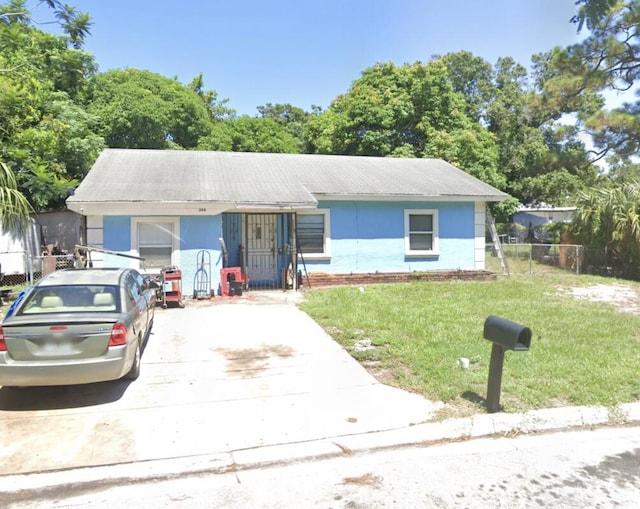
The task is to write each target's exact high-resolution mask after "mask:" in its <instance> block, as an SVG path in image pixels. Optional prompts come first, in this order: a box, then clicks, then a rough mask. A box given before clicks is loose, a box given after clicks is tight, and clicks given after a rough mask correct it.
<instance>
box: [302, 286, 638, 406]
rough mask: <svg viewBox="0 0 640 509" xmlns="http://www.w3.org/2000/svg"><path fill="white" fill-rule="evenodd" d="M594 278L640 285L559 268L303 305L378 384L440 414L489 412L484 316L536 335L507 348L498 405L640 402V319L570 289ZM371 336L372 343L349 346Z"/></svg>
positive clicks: (332, 293) (345, 291) (371, 291)
mask: <svg viewBox="0 0 640 509" xmlns="http://www.w3.org/2000/svg"><path fill="white" fill-rule="evenodd" d="M592 284H607V285H608V284H625V285H628V286H631V287H633V288H635V289H636V290H637V289H639V288H640V285H638V284H637V283H632V282H627V281H624V282H622V281H619V280H611V279H604V278H596V277H591V276H575V275H571V274H566V273H559V274H553V275H550V276H545V277H541V276H540V277H511V278H499V279H498V280H496V281H487V282H463V281H447V282H412V283H407V284H390V285H382V284H381V285H369V286H366V288H365V289H364V291H362V290H361V289H360V288H358V287H337V288H326V289H312V290H310V291H309V292H308V293H307V296H306V300H305V302H304V303H303V304H302V305H301V308H302V309H303V310H304V311H305V312H307V313H308V314H309V315H310V316H311V317H312V318H314V319H315V320H316V321H317V322H318V323H319V324H320V325H322V326H323V327H324V328H325V330H327V332H328V333H329V334H330V335H331V336H332V337H333V338H334V339H335V340H336V341H338V342H339V343H340V344H342V345H343V346H344V347H345V348H346V350H347V351H349V352H350V353H351V354H352V355H353V356H354V357H355V358H356V359H358V360H359V361H361V362H362V363H363V365H365V367H367V369H369V370H370V371H371V372H372V373H373V374H374V375H376V376H378V378H379V379H380V381H383V382H384V383H388V384H390V385H394V386H396V387H400V388H402V389H406V390H409V391H412V392H416V393H419V394H422V395H424V396H425V397H426V398H428V399H431V400H438V401H443V402H445V403H447V410H446V412H447V414H445V415H443V416H444V417H446V416H462V415H470V414H472V413H477V412H482V411H485V406H484V405H485V403H484V398H485V397H486V390H487V378H488V373H489V358H490V354H491V343H490V342H489V341H487V340H485V339H483V325H484V320H485V319H486V318H487V316H489V315H497V316H500V317H503V318H507V319H509V320H513V321H515V322H519V323H522V324H524V325H526V326H528V327H530V328H531V330H532V332H533V337H532V341H531V349H530V351H529V352H511V351H509V352H506V354H505V362H504V371H503V377H502V395H501V399H500V404H501V406H502V407H503V409H504V411H506V412H520V411H525V410H529V409H533V408H547V407H557V406H567V405H604V406H607V407H612V406H615V405H616V404H619V403H624V402H632V401H637V400H640V316H639V315H634V314H630V313H622V312H620V311H618V310H616V308H615V306H614V305H613V304H609V303H603V302H592V301H585V300H576V299H575V298H573V297H572V296H571V294H570V293H569V292H568V289H569V288H571V287H574V286H588V285H592ZM369 340H370V342H371V346H372V348H368V349H367V348H365V349H364V351H361V352H356V351H354V349H353V347H354V345H355V344H356V343H358V344H359V345H364V346H365V347H366V346H367V345H368V342H369ZM460 357H466V358H468V359H470V365H469V369H462V368H461V367H460V366H459V365H458V363H457V359H458V358H460Z"/></svg>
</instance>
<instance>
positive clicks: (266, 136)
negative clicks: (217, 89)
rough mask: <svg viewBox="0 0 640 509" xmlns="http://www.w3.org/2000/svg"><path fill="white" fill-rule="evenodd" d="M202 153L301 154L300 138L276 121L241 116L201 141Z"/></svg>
mask: <svg viewBox="0 0 640 509" xmlns="http://www.w3.org/2000/svg"><path fill="white" fill-rule="evenodd" d="M198 148H199V149H201V150H227V151H232V152H269V153H288V154H296V153H298V146H297V143H296V139H295V138H294V137H293V136H292V135H291V134H289V133H288V132H287V131H286V130H285V128H284V127H282V125H280V124H279V123H278V122H276V121H275V120H274V119H272V118H255V117H248V116H241V117H238V118H233V119H228V120H225V121H224V122H221V123H220V124H218V125H216V126H215V128H214V129H213V131H212V133H211V135H210V136H209V137H207V138H204V139H202V140H201V142H200V145H199V146H198Z"/></svg>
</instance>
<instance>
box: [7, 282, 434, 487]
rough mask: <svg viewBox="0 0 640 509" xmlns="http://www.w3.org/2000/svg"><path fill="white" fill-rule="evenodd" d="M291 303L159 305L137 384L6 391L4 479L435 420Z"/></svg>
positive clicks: (256, 299) (427, 407)
mask: <svg viewBox="0 0 640 509" xmlns="http://www.w3.org/2000/svg"><path fill="white" fill-rule="evenodd" d="M295 299H296V294H295V293H279V294H273V295H272V296H271V297H269V296H268V295H266V294H262V295H258V294H251V293H249V294H245V296H244V297H241V298H237V297H236V298H232V299H222V298H216V299H212V300H211V301H189V302H188V303H187V307H186V308H185V309H179V308H169V309H167V310H163V309H160V308H158V309H157V311H156V319H155V326H154V329H153V333H152V334H151V336H150V338H149V340H148V344H147V347H146V350H145V352H144V355H143V358H142V374H141V376H140V378H139V379H138V380H137V381H135V382H133V383H127V382H124V381H116V382H107V383H100V384H91V385H84V386H70V387H49V388H35V387H34V388H27V389H12V390H10V389H6V388H1V389H0V430H1V431H0V475H8V474H22V473H30V472H46V471H54V470H66V469H73V468H79V467H86V466H99V465H114V464H123V463H133V462H139V461H151V460H166V459H178V458H180V459H182V460H183V461H184V460H185V459H189V458H193V459H194V460H195V459H198V458H200V460H202V459H203V458H206V457H212V458H214V457H215V455H216V454H225V455H229V454H238V453H240V452H241V451H247V450H253V451H255V450H256V449H259V448H265V451H266V450H268V449H269V448H270V447H271V446H279V447H280V448H281V446H283V445H286V444H290V445H291V446H292V449H291V450H292V451H293V450H295V446H296V445H297V444H304V447H305V454H306V455H309V454H310V451H311V454H312V452H313V447H312V444H313V443H314V442H318V441H324V442H326V441H327V440H330V441H331V442H332V443H334V444H335V445H336V446H337V447H340V439H341V437H345V436H349V435H354V434H361V433H370V432H374V431H382V430H391V429H400V428H405V427H407V426H410V425H411V424H417V423H421V422H425V421H428V420H430V419H432V418H433V413H434V411H435V410H436V409H437V408H438V407H439V404H434V403H432V402H430V401H427V400H425V399H424V398H422V397H420V396H417V395H414V394H410V393H407V392H405V391H401V390H398V389H394V388H391V387H388V386H386V385H383V384H380V383H378V382H377V381H376V380H375V379H374V378H373V377H372V376H371V375H369V374H368V373H367V371H366V370H365V369H364V368H362V367H361V366H360V365H359V364H358V363H357V362H356V361H354V360H353V359H352V358H351V356H350V355H349V354H348V353H347V352H345V351H344V350H343V349H342V348H341V347H340V346H339V345H338V344H337V343H335V342H334V341H333V340H332V339H331V338H330V337H329V336H327V335H326V334H325V333H324V331H323V330H322V329H321V328H320V327H319V326H318V325H317V324H316V323H315V322H314V321H313V320H311V319H310V318H309V317H308V316H307V315H306V314H305V313H303V312H302V311H300V310H299V309H298V308H297V307H296V305H295V303H294V301H295ZM310 444H311V445H310ZM292 454H295V452H292Z"/></svg>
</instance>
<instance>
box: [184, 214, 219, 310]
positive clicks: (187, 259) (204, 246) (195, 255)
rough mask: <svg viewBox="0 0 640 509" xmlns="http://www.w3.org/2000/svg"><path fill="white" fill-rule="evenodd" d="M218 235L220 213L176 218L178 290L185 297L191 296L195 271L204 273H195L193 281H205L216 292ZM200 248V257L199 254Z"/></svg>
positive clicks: (217, 281) (217, 283)
mask: <svg viewBox="0 0 640 509" xmlns="http://www.w3.org/2000/svg"><path fill="white" fill-rule="evenodd" d="M220 237H222V216H221V215H218V216H182V217H181V218H180V269H181V270H182V291H183V293H184V294H185V295H186V296H187V297H192V296H193V290H194V281H195V279H196V272H197V271H198V270H202V271H204V272H200V273H198V279H197V281H199V282H201V283H202V284H203V285H205V284H206V285H207V286H209V288H210V289H212V290H214V291H215V292H217V291H218V285H219V284H220V269H221V268H222V258H221V248H220ZM203 251H204V256H202V252H203ZM203 262H204V263H203ZM203 276H204V277H203ZM206 280H208V283H207V281H206Z"/></svg>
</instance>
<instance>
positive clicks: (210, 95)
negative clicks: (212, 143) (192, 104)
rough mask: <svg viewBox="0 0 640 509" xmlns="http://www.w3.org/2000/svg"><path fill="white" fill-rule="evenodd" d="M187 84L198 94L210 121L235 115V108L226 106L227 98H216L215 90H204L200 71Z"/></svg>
mask: <svg viewBox="0 0 640 509" xmlns="http://www.w3.org/2000/svg"><path fill="white" fill-rule="evenodd" d="M187 86H188V87H189V88H190V89H191V90H193V91H194V92H195V93H196V94H198V97H200V100H201V101H202V103H203V104H204V107H205V109H206V110H207V112H208V113H209V118H210V119H211V120H212V121H217V120H223V119H225V118H233V117H235V115H236V110H234V109H231V108H228V107H227V106H226V104H227V103H228V102H229V99H228V98H225V99H218V92H216V91H215V90H205V88H204V77H203V76H202V73H200V74H198V75H197V76H196V77H195V78H193V79H192V80H191V81H190V82H189V84H188V85H187Z"/></svg>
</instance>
